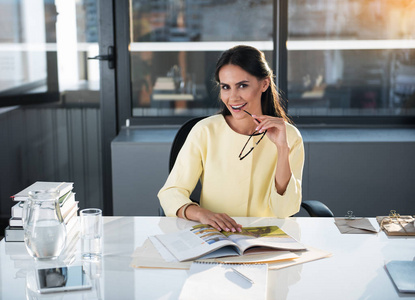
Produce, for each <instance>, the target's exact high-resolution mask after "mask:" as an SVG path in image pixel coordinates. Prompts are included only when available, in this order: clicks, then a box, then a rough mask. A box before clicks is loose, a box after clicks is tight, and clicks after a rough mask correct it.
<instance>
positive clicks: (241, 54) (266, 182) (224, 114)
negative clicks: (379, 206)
mask: <svg viewBox="0 0 415 300" xmlns="http://www.w3.org/2000/svg"><path fill="white" fill-rule="evenodd" d="M215 79H216V81H217V83H218V85H219V87H220V97H221V102H222V103H221V104H222V111H221V113H220V114H217V115H214V116H211V117H208V118H205V119H203V120H202V121H200V122H198V123H197V124H196V125H195V126H194V127H193V128H192V130H191V132H190V133H189V135H188V137H187V140H186V142H185V143H184V145H183V147H182V149H181V151H180V153H179V155H178V157H177V159H176V163H175V165H174V167H173V169H172V171H171V173H170V175H169V177H168V179H167V181H166V183H165V185H164V186H163V188H162V189H161V190H160V192H159V193H158V197H159V199H160V203H161V205H162V207H163V209H164V211H165V212H166V215H167V216H178V217H182V218H184V219H188V220H194V221H198V222H200V223H203V224H209V225H211V226H213V227H215V228H216V229H218V230H225V231H232V232H235V231H241V228H242V226H241V225H240V224H237V223H236V222H235V220H234V219H233V218H231V216H232V217H238V216H255V217H278V218H285V217H289V216H291V215H293V214H295V213H297V212H298V211H299V209H300V205H301V179H302V172H303V165H304V146H303V141H302V138H301V135H300V132H299V131H298V130H297V129H296V128H295V127H294V126H293V125H291V124H289V120H288V118H287V116H286V115H285V112H284V110H283V109H282V107H281V104H280V99H279V97H278V93H277V90H276V86H275V84H274V81H273V74H272V71H271V69H270V68H269V66H268V64H267V62H266V60H265V56H264V54H263V53H262V52H261V51H259V50H257V49H255V48H253V47H250V46H236V47H233V48H231V49H229V50H227V51H225V52H224V53H223V54H222V55H221V57H220V58H219V60H218V62H217V64H216V71H215ZM253 132H255V133H256V134H255V135H252V134H253ZM264 134H265V136H263V135H264ZM251 135H252V137H251V138H250V136H251ZM248 139H249V140H248ZM247 140H248V142H247ZM246 143H247V144H246ZM245 144H246V145H245ZM244 145H245V146H246V147H244ZM251 148H253V150H251ZM241 150H242V151H241ZM250 150H251V151H250ZM238 155H239V156H238ZM199 179H200V180H201V183H202V191H201V196H200V206H199V205H197V204H196V203H193V202H191V200H190V199H189V196H190V194H191V192H192V191H193V189H194V187H195V186H196V184H197V182H198V180H199Z"/></svg>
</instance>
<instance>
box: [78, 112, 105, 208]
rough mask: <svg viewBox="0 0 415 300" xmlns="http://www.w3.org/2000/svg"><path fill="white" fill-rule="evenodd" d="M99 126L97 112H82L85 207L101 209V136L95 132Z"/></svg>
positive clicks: (98, 132) (97, 131)
mask: <svg viewBox="0 0 415 300" xmlns="http://www.w3.org/2000/svg"><path fill="white" fill-rule="evenodd" d="M99 125H100V117H99V111H98V110H96V109H86V110H84V126H83V128H84V132H85V136H86V139H85V145H84V147H83V148H84V151H85V155H86V159H85V174H86V176H85V205H87V207H101V205H102V190H101V188H100V187H101V182H102V171H101V154H102V151H101V138H100V137H101V136H100V131H99V130H97V128H99Z"/></svg>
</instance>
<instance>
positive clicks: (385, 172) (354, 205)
mask: <svg viewBox="0 0 415 300" xmlns="http://www.w3.org/2000/svg"><path fill="white" fill-rule="evenodd" d="M414 153H415V144H414V143H378V142H374V143H312V144H310V145H309V154H308V155H309V157H310V162H309V166H310V168H309V174H308V176H309V195H308V196H309V197H310V198H315V199H318V200H321V201H323V202H324V203H325V204H327V205H328V206H329V207H330V208H331V209H332V210H333V213H334V214H335V215H336V216H343V215H345V214H346V213H347V211H348V210H352V211H353V212H354V213H355V215H358V216H376V215H385V214H388V213H389V211H390V210H391V209H395V210H396V211H398V212H399V213H401V214H413V212H414V211H415V201H414V195H415V189H414V188H413V182H415V180H414V179H415V178H414V170H415V160H414ZM411 199H412V200H411Z"/></svg>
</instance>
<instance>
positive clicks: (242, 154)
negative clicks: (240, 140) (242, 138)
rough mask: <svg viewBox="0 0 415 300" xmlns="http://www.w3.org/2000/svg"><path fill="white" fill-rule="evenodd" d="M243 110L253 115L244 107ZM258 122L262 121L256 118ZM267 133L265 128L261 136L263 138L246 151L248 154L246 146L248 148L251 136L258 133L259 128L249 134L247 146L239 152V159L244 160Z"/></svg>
mask: <svg viewBox="0 0 415 300" xmlns="http://www.w3.org/2000/svg"><path fill="white" fill-rule="evenodd" d="M243 111H244V112H246V113H247V114H248V115H250V116H251V117H252V115H251V114H250V113H249V112H247V111H246V110H244V109H243ZM255 120H256V121H257V122H258V123H260V121H259V120H257V119H255ZM266 133H267V131H266V130H265V131H264V132H263V133H262V136H261V138H260V139H259V140H258V141H257V142H256V143H255V145H254V146H253V147H251V149H250V150H249V151H248V152H247V153H246V154H244V151H245V148H246V146H247V145H248V143H249V141H250V140H251V138H252V137H253V136H255V135H258V131H257V130H255V131H254V132H253V133H252V134H251V135H250V136H249V138H248V140H247V141H246V143H245V146H244V147H243V148H242V150H241V153H239V160H243V159H244V158H245V157H247V156H248V154H249V153H251V152H252V150H254V148H255V147H256V146H257V145H258V144H259V142H260V141H261V140H262V139H263V138H264V136H265V134H266Z"/></svg>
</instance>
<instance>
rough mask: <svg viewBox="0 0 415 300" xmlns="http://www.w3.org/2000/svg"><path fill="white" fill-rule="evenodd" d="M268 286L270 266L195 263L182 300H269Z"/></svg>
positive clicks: (181, 295)
mask: <svg viewBox="0 0 415 300" xmlns="http://www.w3.org/2000/svg"><path fill="white" fill-rule="evenodd" d="M267 283H268V266H267V264H255V265H228V264H216V263H210V264H209V263H201V262H194V263H192V265H191V266H190V271H189V276H188V278H187V280H186V282H185V284H184V286H183V289H182V291H181V293H180V297H179V299H180V300H187V299H189V300H190V299H198V300H204V299H206V300H211V299H236V300H241V299H255V300H257V299H259V300H260V299H267Z"/></svg>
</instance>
